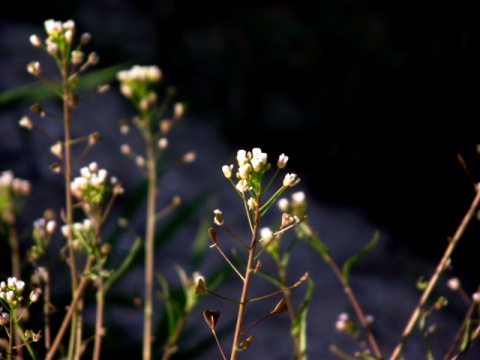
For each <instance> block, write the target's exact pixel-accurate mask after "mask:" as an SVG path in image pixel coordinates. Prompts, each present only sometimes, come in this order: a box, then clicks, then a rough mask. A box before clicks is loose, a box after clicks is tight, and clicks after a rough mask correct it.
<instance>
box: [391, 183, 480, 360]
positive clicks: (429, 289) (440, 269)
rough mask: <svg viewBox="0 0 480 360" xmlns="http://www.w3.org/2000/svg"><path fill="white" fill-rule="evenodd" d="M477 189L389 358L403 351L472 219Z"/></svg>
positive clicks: (479, 187)
mask: <svg viewBox="0 0 480 360" xmlns="http://www.w3.org/2000/svg"><path fill="white" fill-rule="evenodd" d="M479 190H480V185H479V184H477V186H476V191H477V194H476V196H475V198H474V199H473V201H472V203H471V205H470V208H469V209H468V211H467V212H466V214H465V216H464V217H463V219H462V222H461V223H460V225H459V226H458V228H457V230H456V232H455V235H454V236H453V238H452V239H451V240H450V243H449V244H448V246H447V249H446V250H445V253H444V254H443V257H442V259H441V260H440V262H439V263H438V265H437V268H436V269H435V272H434V274H433V275H432V278H431V279H430V281H429V282H428V285H427V287H426V289H425V290H424V291H423V294H422V297H421V298H420V301H419V302H418V305H417V307H416V308H415V310H414V311H413V314H412V316H411V317H410V320H409V321H408V323H407V326H406V327H405V329H404V331H403V334H402V339H401V340H400V342H399V343H398V345H397V347H396V348H395V349H394V351H393V353H392V356H391V357H390V360H396V359H397V358H398V357H399V356H400V354H401V353H402V352H403V348H404V347H405V343H406V341H407V338H408V336H410V334H411V332H412V330H413V327H414V326H415V324H416V322H417V320H418V318H419V317H420V314H421V311H422V308H423V307H424V305H425V304H426V302H427V300H428V297H429V296H430V294H431V292H432V290H433V288H434V287H435V285H436V284H437V282H438V279H439V278H440V275H441V274H442V273H443V271H444V270H445V268H446V265H447V264H448V261H449V259H450V257H451V256H452V253H453V250H454V249H455V247H456V246H457V244H458V242H459V240H460V238H461V237H462V235H463V233H464V232H465V229H466V228H467V225H468V223H469V222H470V220H471V219H472V217H473V215H474V213H475V211H476V209H477V207H478V204H479V203H480V191H479Z"/></svg>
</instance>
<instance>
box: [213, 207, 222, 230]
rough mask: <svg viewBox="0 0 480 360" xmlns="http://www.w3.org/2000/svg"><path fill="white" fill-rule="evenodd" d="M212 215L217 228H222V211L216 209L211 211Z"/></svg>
mask: <svg viewBox="0 0 480 360" xmlns="http://www.w3.org/2000/svg"><path fill="white" fill-rule="evenodd" d="M213 213H214V214H215V216H214V218H213V222H214V223H215V224H216V225H218V226H222V225H223V224H224V221H223V216H222V211H221V210H219V209H216V210H214V211H213Z"/></svg>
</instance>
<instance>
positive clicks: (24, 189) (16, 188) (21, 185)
mask: <svg viewBox="0 0 480 360" xmlns="http://www.w3.org/2000/svg"><path fill="white" fill-rule="evenodd" d="M2 188H3V189H11V190H12V191H13V192H14V193H15V194H20V195H23V196H26V195H29V194H30V190H31V186H30V182H29V181H28V180H22V179H19V178H16V177H15V175H14V173H13V171H11V170H6V171H3V172H1V173H0V190H1V189H2Z"/></svg>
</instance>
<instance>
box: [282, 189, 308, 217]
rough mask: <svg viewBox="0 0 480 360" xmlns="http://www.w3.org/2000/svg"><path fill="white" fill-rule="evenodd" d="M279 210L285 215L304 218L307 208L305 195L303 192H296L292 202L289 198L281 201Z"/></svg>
mask: <svg viewBox="0 0 480 360" xmlns="http://www.w3.org/2000/svg"><path fill="white" fill-rule="evenodd" d="M278 208H279V209H280V211H282V212H283V213H289V214H293V215H296V216H298V217H302V216H303V215H304V214H305V210H306V208H307V201H306V199H305V193H304V192H303V191H298V192H295V193H293V194H292V196H291V200H288V199H287V198H281V199H279V200H278Z"/></svg>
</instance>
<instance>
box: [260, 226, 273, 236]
mask: <svg viewBox="0 0 480 360" xmlns="http://www.w3.org/2000/svg"><path fill="white" fill-rule="evenodd" d="M272 235H273V232H272V229H270V228H269V227H264V228H261V229H260V238H262V239H266V238H269V237H270V236H272Z"/></svg>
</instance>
